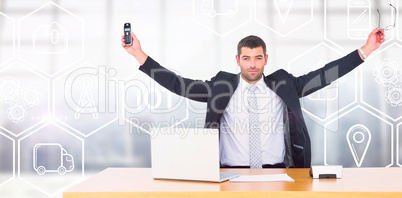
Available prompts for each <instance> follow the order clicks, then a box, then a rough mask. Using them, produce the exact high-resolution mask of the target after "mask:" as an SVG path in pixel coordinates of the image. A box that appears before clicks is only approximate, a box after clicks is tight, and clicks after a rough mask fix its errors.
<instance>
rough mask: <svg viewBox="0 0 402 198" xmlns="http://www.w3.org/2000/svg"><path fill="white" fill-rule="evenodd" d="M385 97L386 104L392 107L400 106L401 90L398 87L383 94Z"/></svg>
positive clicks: (391, 88) (401, 100) (401, 103)
mask: <svg viewBox="0 0 402 198" xmlns="http://www.w3.org/2000/svg"><path fill="white" fill-rule="evenodd" d="M385 97H386V101H387V103H389V104H391V105H392V106H393V107H396V106H402V89H401V87H400V86H398V85H397V86H394V87H390V88H389V89H388V91H387V92H385Z"/></svg>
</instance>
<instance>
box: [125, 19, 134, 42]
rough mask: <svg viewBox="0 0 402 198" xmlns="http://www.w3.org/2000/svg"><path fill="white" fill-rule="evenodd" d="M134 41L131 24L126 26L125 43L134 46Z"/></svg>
mask: <svg viewBox="0 0 402 198" xmlns="http://www.w3.org/2000/svg"><path fill="white" fill-rule="evenodd" d="M132 42H133V39H132V38H131V24H130V23H125V24H124V43H125V44H126V45H132Z"/></svg>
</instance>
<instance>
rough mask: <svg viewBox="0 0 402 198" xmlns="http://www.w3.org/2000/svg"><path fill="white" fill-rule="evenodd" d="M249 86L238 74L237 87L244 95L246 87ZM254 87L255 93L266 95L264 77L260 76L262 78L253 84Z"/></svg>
mask: <svg viewBox="0 0 402 198" xmlns="http://www.w3.org/2000/svg"><path fill="white" fill-rule="evenodd" d="M249 85H250V84H249V83H248V82H247V81H246V80H244V79H243V77H242V76H241V74H240V81H239V86H240V87H241V91H242V93H244V91H245V89H247V86H249ZM255 86H257V90H256V92H258V93H266V88H267V85H266V84H265V82H264V76H262V78H261V79H260V80H258V81H257V82H256V83H255Z"/></svg>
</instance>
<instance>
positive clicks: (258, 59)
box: [121, 28, 384, 168]
mask: <svg viewBox="0 0 402 198" xmlns="http://www.w3.org/2000/svg"><path fill="white" fill-rule="evenodd" d="M132 38H133V40H132V45H131V46H126V45H125V44H124V36H122V39H121V41H122V46H123V48H124V49H125V50H126V51H127V52H128V53H129V54H131V55H132V56H134V58H135V59H136V60H137V61H138V62H139V63H140V65H141V66H140V68H139V69H140V70H141V71H142V72H144V73H145V74H147V75H149V76H150V77H151V78H153V79H154V80H155V81H156V82H158V83H159V84H160V85H162V86H163V87H165V88H167V89H168V90H170V91H172V92H174V93H176V94H178V95H180V96H183V97H187V98H189V99H192V100H196V101H200V102H206V103H207V113H206V118H205V127H206V128H217V129H219V133H220V134H219V135H220V136H219V137H220V138H219V146H220V163H221V167H226V168H230V167H234V168H243V167H244V168H291V167H296V168H308V167H310V165H311V146H310V137H309V134H308V131H307V127H306V124H305V121H304V118H303V115H302V110H301V106H300V102H299V98H301V97H304V96H307V95H309V94H311V93H313V92H315V91H317V90H319V89H321V88H323V87H325V86H327V85H329V84H330V83H331V82H333V81H335V80H336V79H338V78H340V77H342V76H344V75H345V74H347V73H348V72H350V71H352V70H353V69H354V68H356V67H357V66H359V65H360V64H361V63H363V62H364V59H366V58H367V57H368V56H369V55H370V54H371V53H372V52H373V51H375V50H376V49H378V48H379V47H380V46H381V44H382V43H383V42H384V30H382V29H379V28H376V29H374V30H373V31H372V32H371V33H370V34H369V35H368V38H367V41H366V44H365V45H364V46H362V47H361V48H359V49H357V50H354V51H353V52H351V53H349V54H348V55H346V56H344V57H342V58H340V59H338V60H335V61H332V62H330V63H327V64H326V65H325V66H323V67H322V68H320V69H317V70H315V71H311V72H309V73H307V74H305V75H302V76H299V77H295V76H293V75H292V74H290V73H288V72H287V71H285V70H283V69H280V70H278V71H275V72H273V73H272V74H269V75H264V74H263V71H264V67H265V65H266V64H267V61H268V54H266V45H265V43H264V41H263V40H262V39H261V38H259V37H257V36H247V37H245V38H243V39H242V40H241V41H240V42H239V43H238V46H237V55H236V61H237V64H238V66H240V69H241V72H240V74H232V73H227V72H224V71H221V72H218V73H217V74H216V75H215V76H214V77H212V78H211V79H210V80H207V81H200V80H192V79H188V78H184V77H181V76H179V75H176V74H175V73H173V72H171V71H169V70H168V69H166V68H164V67H162V66H161V65H160V64H159V63H157V62H156V61H155V60H153V59H152V58H151V57H149V56H148V55H147V54H145V53H144V52H143V51H142V49H141V45H140V42H139V40H138V38H137V37H136V36H135V35H134V33H132Z"/></svg>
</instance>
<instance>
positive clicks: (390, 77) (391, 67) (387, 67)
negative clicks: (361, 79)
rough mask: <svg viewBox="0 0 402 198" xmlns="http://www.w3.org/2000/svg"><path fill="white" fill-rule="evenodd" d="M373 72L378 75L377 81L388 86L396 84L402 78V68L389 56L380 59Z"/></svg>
mask: <svg viewBox="0 0 402 198" xmlns="http://www.w3.org/2000/svg"><path fill="white" fill-rule="evenodd" d="M373 74H374V76H375V77H376V78H375V81H376V82H377V83H378V84H382V85H384V86H386V87H389V86H391V85H395V84H396V83H397V82H398V81H400V80H401V68H399V67H398V63H397V62H393V61H391V59H389V58H385V59H384V61H379V62H378V63H377V65H376V67H375V68H374V70H373Z"/></svg>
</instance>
